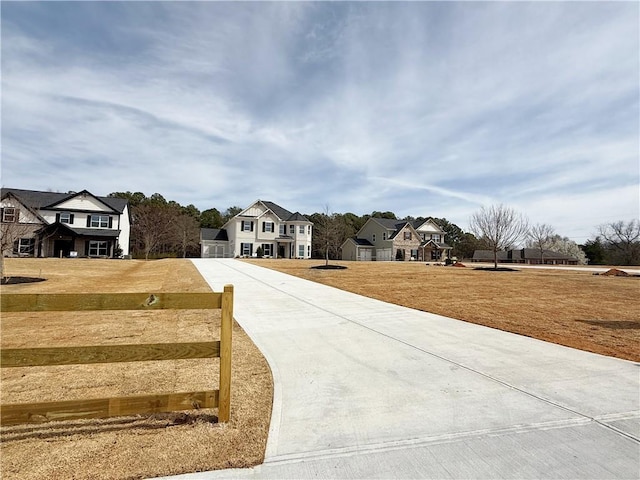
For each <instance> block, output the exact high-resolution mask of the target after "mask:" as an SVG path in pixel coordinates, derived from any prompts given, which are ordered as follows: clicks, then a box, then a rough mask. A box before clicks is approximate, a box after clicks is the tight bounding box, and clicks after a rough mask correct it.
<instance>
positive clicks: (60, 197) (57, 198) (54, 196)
mask: <svg viewBox="0 0 640 480" xmlns="http://www.w3.org/2000/svg"><path fill="white" fill-rule="evenodd" d="M8 193H11V194H12V195H13V196H15V197H16V198H17V199H18V200H19V201H20V202H21V203H22V204H23V205H24V206H25V207H29V208H31V209H34V210H42V209H47V208H55V207H56V205H58V204H60V203H61V202H64V201H65V200H68V199H70V198H73V197H75V196H77V195H81V194H86V195H91V196H92V197H94V198H97V199H98V200H100V201H101V202H102V203H104V204H105V205H106V206H107V207H109V208H111V209H113V210H115V211H116V212H118V213H122V212H124V209H125V207H126V206H127V204H128V201H127V200H125V199H124V198H116V197H98V196H96V195H93V194H92V193H91V192H88V191H87V190H83V191H82V192H77V193H76V192H71V193H57V192H40V191H37V190H20V189H17V188H3V189H2V198H4V197H5V195H6V194H8Z"/></svg>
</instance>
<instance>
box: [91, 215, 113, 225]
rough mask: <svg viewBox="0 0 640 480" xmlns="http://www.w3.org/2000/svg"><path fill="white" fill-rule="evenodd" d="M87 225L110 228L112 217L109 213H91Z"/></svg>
mask: <svg viewBox="0 0 640 480" xmlns="http://www.w3.org/2000/svg"><path fill="white" fill-rule="evenodd" d="M87 226H88V227H91V228H110V227H111V217H109V215H89V218H88V221H87Z"/></svg>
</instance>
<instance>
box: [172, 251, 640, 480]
mask: <svg viewBox="0 0 640 480" xmlns="http://www.w3.org/2000/svg"><path fill="white" fill-rule="evenodd" d="M194 263H195V265H196V267H197V268H198V269H199V271H200V272H201V273H202V275H203V276H204V277H205V278H206V279H207V281H208V282H209V284H210V285H211V286H212V288H213V289H214V290H216V291H220V290H222V287H223V286H224V284H227V283H231V284H233V285H234V286H235V295H236V297H235V318H236V320H237V321H238V322H239V323H240V325H242V327H243V328H244V329H245V331H246V332H247V333H248V334H249V336H250V337H251V338H252V339H253V340H254V342H255V343H256V345H257V346H258V347H259V348H260V350H261V351H262V352H263V354H264V355H265V357H266V359H267V361H268V362H269V364H270V366H271V369H272V371H273V376H274V384H275V385H274V388H275V393H274V402H273V414H272V420H271V428H270V432H269V439H268V444H267V451H266V458H265V462H264V464H262V465H260V466H257V467H254V468H252V469H232V470H222V471H215V472H206V473H197V474H189V475H182V476H178V477H172V478H180V479H185V480H186V479H217V478H256V479H267V478H274V479H276V478H277V479H280V478H345V479H351V478H454V479H457V478H477V479H486V478H492V479H493V478H566V479H587V478H593V479H602V478H616V479H622V478H629V479H638V478H640V365H639V364H636V363H633V362H627V361H623V360H618V359H614V358H610V357H604V356H600V355H595V354H591V353H586V352H582V351H579V350H574V349H570V348H566V347H562V346H558V345H554V344H550V343H546V342H542V341H538V340H534V339H531V338H528V337H522V336H518V335H514V334H510V333H506V332H502V331H499V330H494V329H490V328H486V327H481V326H478V325H473V324H469V323H465V322H461V321H457V320H453V319H449V318H445V317H441V316H438V315H433V314H429V313H424V312H419V311H416V310H411V309H408V308H404V307H399V306H395V305H391V304H388V303H384V302H380V301H376V300H372V299H369V298H365V297H361V296H358V295H354V294H351V293H346V292H343V291H340V290H337V289H334V288H331V287H326V286H323V285H319V284H316V283H312V282H308V281H305V280H301V279H298V278H295V277H292V276H289V275H285V274H281V273H278V272H275V271H271V270H268V269H264V268H261V267H257V266H254V265H250V264H247V263H243V262H240V261H237V260H230V259H229V260H214V259H198V260H194ZM381 281H384V280H383V279H381ZM434 294H437V292H434ZM523 308H524V307H523ZM232 409H233V406H232Z"/></svg>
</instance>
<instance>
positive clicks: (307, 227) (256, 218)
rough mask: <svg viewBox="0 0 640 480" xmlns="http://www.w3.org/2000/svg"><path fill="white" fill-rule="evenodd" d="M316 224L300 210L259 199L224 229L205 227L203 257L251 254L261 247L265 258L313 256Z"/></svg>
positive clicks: (202, 236)
mask: <svg viewBox="0 0 640 480" xmlns="http://www.w3.org/2000/svg"><path fill="white" fill-rule="evenodd" d="M312 235H313V223H311V222H310V221H309V220H308V219H307V218H306V217H304V216H303V215H301V214H300V213H298V212H296V213H291V212H290V211H289V210H287V209H285V208H282V207H281V206H279V205H277V204H275V203H273V202H268V201H264V200H256V201H255V202H253V203H252V204H251V205H250V206H249V207H248V208H245V209H244V210H243V211H241V212H240V213H239V214H237V215H236V216H235V217H233V218H231V219H230V220H229V221H228V222H227V223H225V224H224V225H223V227H222V229H220V230H218V229H207V228H203V229H202V230H201V231H200V243H201V250H202V257H203V258H215V257H218V258H221V257H252V256H255V255H256V254H257V251H258V248H261V249H262V252H263V255H264V256H265V257H278V258H311V238H312Z"/></svg>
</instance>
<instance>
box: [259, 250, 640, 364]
mask: <svg viewBox="0 0 640 480" xmlns="http://www.w3.org/2000/svg"><path fill="white" fill-rule="evenodd" d="M247 261H249V262H251V263H255V264H256V265H261V266H264V267H268V268H272V269H274V270H279V271H281V272H284V273H288V274H291V275H295V276H298V277H301V278H306V279H308V280H312V281H315V282H319V283H323V284H325V285H330V286H333V287H337V288H340V289H343V290H347V291H350V292H353V293H358V294H360V295H365V296H368V297H372V298H376V299H379V300H383V301H386V302H389V303H395V304H398V305H404V306H406V307H410V308H415V309H418V310H423V311H427V312H433V313H437V314H440V315H445V316H448V317H452V318H456V319H459V320H465V321H467V322H473V323H477V324H480V325H486V326H488V327H493V328H497V329H500V330H506V331H509V332H514V333H518V334H521V335H526V336H529V337H534V338H538V339H541V340H546V341H549V342H554V343H558V344H561V345H566V346H569V347H574V348H578V349H582V350H587V351H590V352H595V353H600V354H603V355H609V356H614V357H619V358H624V359H627V360H633V361H640V295H639V293H640V278H638V277H606V276H599V275H593V274H591V273H589V272H574V271H566V270H540V269H521V270H520V271H517V272H489V271H478V270H474V269H473V268H472V267H469V266H468V267H467V268H455V267H441V266H425V264H424V263H419V262H405V263H398V262H332V264H338V265H345V266H347V267H348V268H347V269H346V270H316V269H310V267H311V266H313V265H321V264H322V263H323V262H320V261H311V262H310V261H302V260H299V261H287V260H266V259H261V260H247Z"/></svg>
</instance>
